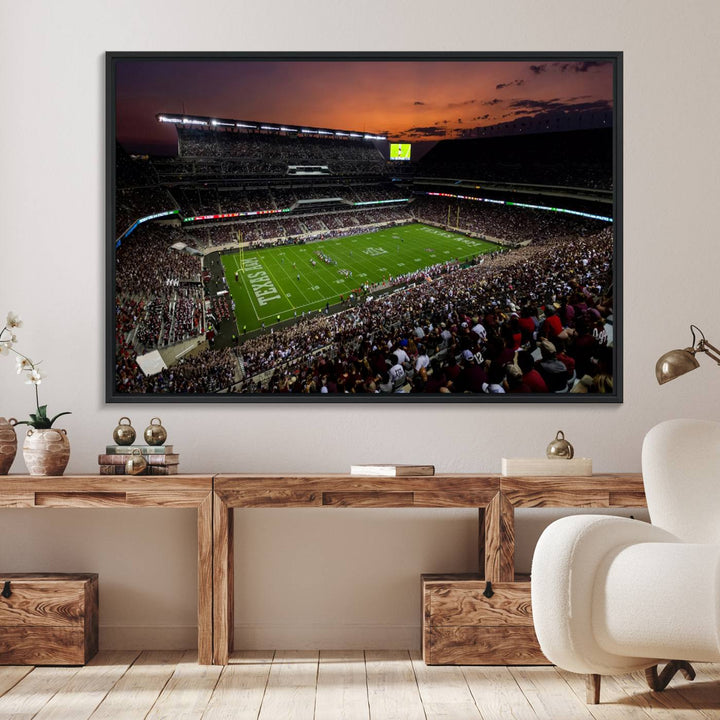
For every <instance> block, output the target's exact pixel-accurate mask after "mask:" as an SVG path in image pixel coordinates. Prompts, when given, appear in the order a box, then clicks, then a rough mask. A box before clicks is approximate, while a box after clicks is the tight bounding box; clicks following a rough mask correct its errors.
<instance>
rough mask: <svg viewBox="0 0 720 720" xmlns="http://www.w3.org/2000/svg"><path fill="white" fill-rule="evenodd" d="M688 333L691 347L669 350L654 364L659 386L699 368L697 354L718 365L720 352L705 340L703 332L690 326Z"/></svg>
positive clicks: (695, 326) (719, 363) (694, 326)
mask: <svg viewBox="0 0 720 720" xmlns="http://www.w3.org/2000/svg"><path fill="white" fill-rule="evenodd" d="M696 330H697V332H698V334H699V335H700V340H698V339H697V336H696V335H695V331H696ZM690 332H691V333H692V345H691V346H690V347H686V348H685V349H684V350H670V352H666V353H665V354H664V355H662V356H661V357H660V358H659V360H658V361H657V363H655V377H656V378H657V381H658V382H659V383H660V385H662V384H664V383H666V382H668V381H670V380H674V379H675V378H676V377H679V376H680V375H684V374H685V373H686V372H690V371H691V370H694V369H695V368H697V367H700V363H699V362H698V361H697V359H696V357H695V355H696V354H697V353H699V352H704V353H705V354H706V355H707V356H708V357H710V358H712V359H713V360H714V361H715V362H716V363H717V364H718V365H720V350H718V349H717V348H716V347H715V346H714V345H711V344H710V343H709V342H708V341H707V340H706V339H705V335H704V334H703V331H702V330H701V329H700V328H699V327H697V325H691V326H690Z"/></svg>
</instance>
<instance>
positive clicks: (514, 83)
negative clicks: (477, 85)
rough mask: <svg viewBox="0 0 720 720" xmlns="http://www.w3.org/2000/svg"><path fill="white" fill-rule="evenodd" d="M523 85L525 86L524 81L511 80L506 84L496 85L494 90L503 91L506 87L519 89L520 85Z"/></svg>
mask: <svg viewBox="0 0 720 720" xmlns="http://www.w3.org/2000/svg"><path fill="white" fill-rule="evenodd" d="M524 84H525V81H524V80H511V81H510V82H506V83H498V84H497V85H496V86H495V89H496V90H503V89H504V88H507V87H520V86H521V85H524Z"/></svg>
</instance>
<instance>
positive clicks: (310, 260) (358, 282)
mask: <svg viewBox="0 0 720 720" xmlns="http://www.w3.org/2000/svg"><path fill="white" fill-rule="evenodd" d="M621 99H622V54H621V53H619V52H602V53H600V52H598V53H464V52H463V53H280V52H274V53H123V52H117V53H108V54H107V238H106V242H107V368H106V376H107V399H108V401H111V402H128V401H145V402H158V401H173V402H187V401H215V402H228V401H230V402H234V401H270V402H277V401H280V402H301V401H315V402H325V403H327V402H337V401H346V402H363V401H365V402H381V403H382V402H406V403H407V402H440V403H448V402H494V403H508V402H537V401H540V402H564V403H570V404H572V403H582V402H611V403H612V402H621V401H622V367H621V357H622V312H621V311H622V306H621V301H622V276H621V271H622V262H621V258H622V243H621V238H622V187H621V180H622V152H621V149H622V112H621Z"/></svg>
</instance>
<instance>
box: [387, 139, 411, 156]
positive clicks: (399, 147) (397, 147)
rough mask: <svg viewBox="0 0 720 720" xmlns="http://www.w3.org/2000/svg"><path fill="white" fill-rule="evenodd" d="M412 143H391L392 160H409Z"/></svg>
mask: <svg viewBox="0 0 720 720" xmlns="http://www.w3.org/2000/svg"><path fill="white" fill-rule="evenodd" d="M411 148H412V145H411V144H410V143H390V159H391V160H409V159H410V149H411Z"/></svg>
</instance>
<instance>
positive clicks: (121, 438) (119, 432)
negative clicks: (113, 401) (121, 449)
mask: <svg viewBox="0 0 720 720" xmlns="http://www.w3.org/2000/svg"><path fill="white" fill-rule="evenodd" d="M123 420H126V421H127V422H125V423H123ZM113 440H115V442H116V443H117V444H118V445H132V444H133V443H134V442H135V428H134V427H133V426H132V425H131V424H130V418H129V417H121V418H120V419H119V420H118V424H117V427H116V428H115V429H114V430H113Z"/></svg>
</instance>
